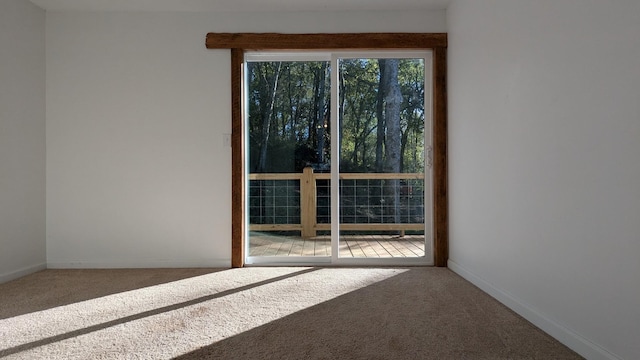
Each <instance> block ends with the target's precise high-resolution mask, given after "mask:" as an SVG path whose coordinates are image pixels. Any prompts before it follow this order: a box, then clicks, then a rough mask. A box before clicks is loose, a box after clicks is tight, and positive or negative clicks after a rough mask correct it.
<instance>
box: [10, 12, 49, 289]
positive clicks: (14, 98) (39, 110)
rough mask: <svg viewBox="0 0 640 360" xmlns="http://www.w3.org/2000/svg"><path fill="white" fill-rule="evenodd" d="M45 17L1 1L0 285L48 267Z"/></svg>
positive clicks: (39, 13) (42, 14) (40, 13)
mask: <svg viewBox="0 0 640 360" xmlns="http://www.w3.org/2000/svg"><path fill="white" fill-rule="evenodd" d="M44 42H45V13H44V11H43V10H41V9H39V8H37V7H36V6H34V5H33V4H31V3H30V2H29V1H27V0H3V1H0V49H1V50H0V51H1V55H0V282H4V281H8V280H11V279H14V278H17V277H19V276H22V275H25V274H27V273H29V272H33V271H36V270H39V269H43V268H44V267H45V262H46V255H45V250H46V246H45V43H44Z"/></svg>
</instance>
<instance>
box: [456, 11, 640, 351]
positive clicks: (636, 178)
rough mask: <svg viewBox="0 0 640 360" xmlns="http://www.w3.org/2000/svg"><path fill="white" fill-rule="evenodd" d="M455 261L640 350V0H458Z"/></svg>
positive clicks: (583, 332) (594, 333)
mask: <svg viewBox="0 0 640 360" xmlns="http://www.w3.org/2000/svg"><path fill="white" fill-rule="evenodd" d="M447 20H448V27H449V45H450V47H449V59H450V63H449V64H450V67H449V90H450V92H449V96H450V98H449V106H450V107H449V110H450V118H449V124H450V141H449V146H450V196H451V197H450V205H451V223H450V231H451V243H450V260H451V262H450V266H451V267H452V268H453V269H454V270H455V271H457V272H459V273H460V274H462V275H464V276H465V277H467V278H469V279H470V280H472V281H474V282H475V283H476V284H478V285H479V286H480V287H482V288H484V289H485V290H487V291H489V292H490V293H492V294H493V295H494V296H496V297H498V298H499V299H501V300H502V301H504V302H505V303H506V304H508V305H509V306H511V307H512V308H514V309H516V310H517V311H519V312H520V313H521V314H523V315H525V316H526V317H528V318H529V319H530V320H531V321H533V322H534V323H536V324H538V325H539V326H541V327H542V328H543V329H545V330H546V331H548V332H550V333H551V334H553V335H554V336H556V337H557V338H559V339H561V340H562V341H564V342H565V343H567V344H568V345H570V346H571V347H573V348H574V349H576V350H578V351H579V352H580V353H581V354H583V355H584V356H586V357H587V358H590V359H606V358H610V359H614V358H621V359H640V342H638V336H639V335H640V2H637V1H635V0H616V1H599V0H589V1H585V0H564V1H555V0H541V1H523V0H520V1H514V0H486V1H478V0H453V2H452V4H451V5H450V7H449V9H448V19H447Z"/></svg>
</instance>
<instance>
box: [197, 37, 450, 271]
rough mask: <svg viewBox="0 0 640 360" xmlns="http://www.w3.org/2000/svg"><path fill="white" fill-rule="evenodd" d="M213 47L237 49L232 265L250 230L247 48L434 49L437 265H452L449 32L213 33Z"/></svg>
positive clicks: (240, 258) (240, 257) (238, 261)
mask: <svg viewBox="0 0 640 360" xmlns="http://www.w3.org/2000/svg"><path fill="white" fill-rule="evenodd" d="M206 47H207V49H230V50H231V266H232V267H243V266H244V259H245V254H244V251H245V249H244V243H245V233H246V232H245V229H246V219H245V217H246V216H245V214H246V212H245V211H246V209H245V196H246V194H245V182H246V180H247V179H246V170H245V169H246V164H245V146H246V145H245V143H244V142H245V141H244V138H245V136H244V131H245V127H244V119H243V116H242V113H243V108H242V106H243V105H242V104H243V102H242V94H243V88H242V87H243V82H244V81H243V76H244V74H243V63H244V52H245V51H246V50H323V49H327V50H337V49H339V50H382V49H398V50H400V49H404V50H407V49H412V50H432V51H433V130H432V131H433V227H434V231H433V235H434V239H433V252H434V265H435V266H441V267H444V266H447V260H448V256H449V211H448V207H449V205H448V186H447V185H448V177H447V173H448V167H447V34H446V33H354V34H276V33H208V34H207V37H206Z"/></svg>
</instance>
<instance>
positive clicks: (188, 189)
mask: <svg viewBox="0 0 640 360" xmlns="http://www.w3.org/2000/svg"><path fill="white" fill-rule="evenodd" d="M382 20H384V21H382ZM445 30H446V28H445V12H434V13H357V14H349V13H334V14H331V13H330V14H311V13H269V14H266V13H265V14H260V13H244V14H242V13H231V14H204V13H65V12H61V13H56V12H51V13H48V14H47V250H48V255H47V257H48V263H49V266H50V267H119V266H126V267H144V266H229V265H230V258H231V215H230V210H231V194H230V192H231V175H230V170H231V160H230V156H231V149H230V148H228V147H224V146H223V135H224V134H228V133H230V132H231V124H230V117H231V110H230V105H231V97H230V93H229V90H230V70H229V67H230V58H229V57H230V56H229V51H228V50H207V49H205V45H204V40H205V35H206V33H208V32H301V33H302V32H305V33H306V32H376V31H407V32H441V31H445Z"/></svg>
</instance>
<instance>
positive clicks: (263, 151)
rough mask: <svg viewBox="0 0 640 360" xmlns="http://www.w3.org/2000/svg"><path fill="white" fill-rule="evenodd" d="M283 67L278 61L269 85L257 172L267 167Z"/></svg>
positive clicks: (265, 77) (267, 81)
mask: <svg viewBox="0 0 640 360" xmlns="http://www.w3.org/2000/svg"><path fill="white" fill-rule="evenodd" d="M281 69H282V62H279V63H278V68H277V69H276V71H275V73H274V75H273V82H272V84H271V87H269V106H268V107H267V108H266V114H263V116H262V129H261V135H262V137H261V139H262V143H261V144H260V157H259V158H258V166H257V172H264V171H265V169H266V167H267V148H268V146H269V135H270V134H271V119H272V118H273V107H274V105H275V102H276V93H277V92H278V79H279V78H280V70H281ZM262 76H263V77H264V80H265V83H266V84H269V80H268V79H267V74H266V71H265V72H264V73H263V74H262Z"/></svg>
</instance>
